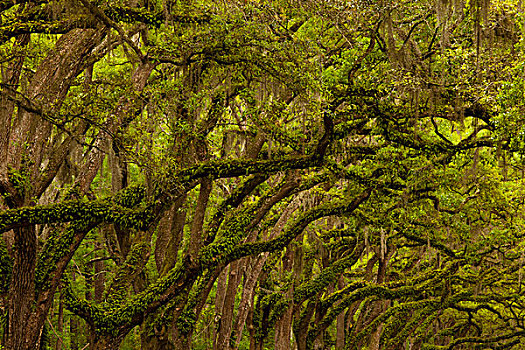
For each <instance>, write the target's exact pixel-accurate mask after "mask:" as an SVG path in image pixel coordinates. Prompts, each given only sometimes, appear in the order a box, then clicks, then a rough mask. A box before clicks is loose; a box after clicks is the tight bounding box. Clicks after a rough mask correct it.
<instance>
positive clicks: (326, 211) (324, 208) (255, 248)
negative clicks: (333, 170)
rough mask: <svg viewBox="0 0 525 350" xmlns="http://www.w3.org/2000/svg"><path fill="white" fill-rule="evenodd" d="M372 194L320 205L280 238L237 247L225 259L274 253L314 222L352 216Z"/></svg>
mask: <svg viewBox="0 0 525 350" xmlns="http://www.w3.org/2000/svg"><path fill="white" fill-rule="evenodd" d="M370 194H371V190H370V189H368V190H365V191H364V192H363V193H361V194H360V195H359V196H357V197H356V198H355V199H354V200H352V201H349V202H346V203H345V202H344V201H342V202H339V203H336V204H332V203H328V204H324V205H320V206H318V207H317V208H314V209H312V210H310V211H308V212H306V213H304V214H302V215H300V216H299V217H298V218H297V219H296V220H295V221H294V222H293V223H292V224H290V225H289V226H288V228H287V229H286V230H285V231H284V232H283V233H282V234H281V235H279V236H278V237H276V238H274V239H271V240H269V241H266V242H257V243H246V244H243V245H240V246H237V247H235V248H233V249H232V250H231V252H229V253H227V254H226V255H225V256H224V257H223V258H221V259H225V260H227V261H233V260H236V259H240V258H242V257H245V256H248V255H257V254H260V253H263V252H273V251H276V250H279V249H283V248H284V247H286V246H287V245H288V244H289V243H290V242H291V241H292V240H293V239H295V237H297V236H298V235H299V234H300V233H301V232H303V230H304V229H305V228H306V227H307V226H308V225H309V224H310V223H311V222H313V221H315V220H317V219H320V218H322V217H326V216H331V215H339V214H350V213H352V212H353V211H354V210H355V209H357V207H358V206H359V205H361V204H362V203H363V202H365V201H366V200H367V199H368V197H369V196H370Z"/></svg>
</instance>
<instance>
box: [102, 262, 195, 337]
mask: <svg viewBox="0 0 525 350" xmlns="http://www.w3.org/2000/svg"><path fill="white" fill-rule="evenodd" d="M200 273H201V268H200V267H199V266H198V265H195V264H192V263H191V262H190V261H189V260H188V259H184V260H183V262H182V263H181V264H179V265H177V266H176V267H175V268H173V269H172V270H170V271H169V272H168V273H167V274H166V275H165V276H163V277H161V278H159V279H158V280H157V281H155V282H154V283H152V284H151V285H149V286H148V287H147V288H146V289H145V290H144V291H142V292H141V293H139V294H137V295H135V296H133V297H131V298H129V299H128V300H127V301H126V302H125V303H124V304H123V305H121V306H119V307H117V308H113V309H111V310H109V311H108V312H107V313H106V316H105V321H104V322H105V323H104V324H105V325H106V327H110V326H111V327H117V328H119V329H124V328H126V329H130V327H131V328H132V327H133V326H135V325H138V324H140V323H141V322H142V320H143V319H144V318H145V317H146V316H148V315H150V314H151V313H153V312H155V311H156V310H157V309H158V308H159V307H161V306H163V305H166V304H167V303H168V302H169V301H170V300H172V299H173V298H175V297H176V296H177V295H179V294H180V293H181V291H183V290H185V289H186V288H188V286H190V285H192V284H193V282H194V281H195V280H196V279H197V278H198V276H199V275H200Z"/></svg>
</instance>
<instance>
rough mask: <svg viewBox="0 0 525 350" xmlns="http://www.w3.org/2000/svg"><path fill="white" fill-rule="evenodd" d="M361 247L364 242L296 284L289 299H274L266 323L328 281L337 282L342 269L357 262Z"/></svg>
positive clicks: (327, 283)
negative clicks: (315, 275)
mask: <svg viewBox="0 0 525 350" xmlns="http://www.w3.org/2000/svg"><path fill="white" fill-rule="evenodd" d="M363 249H364V244H359V245H358V246H356V247H355V248H354V251H353V252H352V254H350V255H349V256H348V257H345V258H343V259H340V260H338V261H336V262H334V263H332V265H330V266H329V267H327V268H326V269H324V270H323V271H322V272H321V273H320V274H319V275H318V276H317V277H315V278H314V279H312V280H309V279H308V280H306V282H304V283H303V284H301V285H300V286H298V287H297V288H296V289H295V291H294V293H293V296H292V298H291V299H290V298H284V297H283V298H281V299H279V300H278V301H276V302H275V304H274V305H273V308H272V310H271V314H270V317H269V318H268V323H269V324H270V325H273V324H274V323H275V322H276V321H277V320H278V319H279V318H280V317H281V316H282V315H283V314H284V313H285V312H286V310H288V308H289V307H291V306H292V305H294V304H295V305H299V304H301V303H303V302H304V301H305V300H308V299H311V298H313V297H315V296H316V295H319V294H320V293H321V292H322V291H323V290H324V289H325V288H326V287H327V286H328V285H329V284H330V283H334V282H337V279H338V278H339V276H340V275H341V274H342V273H343V271H344V270H345V269H347V268H348V267H350V266H352V265H354V264H355V263H356V262H357V260H358V259H359V257H360V256H361V253H362V252H363Z"/></svg>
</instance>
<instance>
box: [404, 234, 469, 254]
mask: <svg viewBox="0 0 525 350" xmlns="http://www.w3.org/2000/svg"><path fill="white" fill-rule="evenodd" d="M399 233H400V234H401V235H402V236H403V237H405V238H406V239H408V240H410V241H413V242H417V243H419V244H421V245H430V246H431V247H432V248H435V249H437V250H439V251H441V252H443V253H444V254H446V255H448V256H449V257H451V258H454V259H459V258H460V256H459V255H458V254H457V253H456V252H454V251H453V250H452V249H450V248H449V247H447V246H446V245H444V244H443V243H441V242H440V241H439V240H437V239H435V238H427V237H424V238H423V237H420V236H418V235H416V234H414V233H412V232H410V231H409V230H406V229H400V231H399Z"/></svg>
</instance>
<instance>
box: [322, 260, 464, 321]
mask: <svg viewBox="0 0 525 350" xmlns="http://www.w3.org/2000/svg"><path fill="white" fill-rule="evenodd" d="M456 270H457V264H449V266H447V267H445V268H444V269H443V270H441V271H440V272H437V273H436V272H435V271H434V272H433V273H432V274H429V275H427V276H426V279H424V280H419V279H418V278H417V277H416V278H414V280H413V281H405V282H403V285H401V286H399V282H395V283H393V284H392V285H390V286H389V285H388V284H386V285H375V284H372V283H370V282H364V281H362V282H354V283H352V284H350V285H348V286H347V287H345V288H343V289H342V290H339V291H337V292H335V293H333V294H332V295H330V296H329V297H328V298H326V299H325V300H323V301H322V304H323V307H325V308H329V311H328V313H327V314H326V315H325V317H324V318H323V320H322V321H321V322H320V323H319V325H318V327H320V328H322V327H325V328H326V327H328V326H329V325H330V324H331V323H332V322H333V320H335V318H336V317H337V315H339V314H340V313H341V312H343V311H344V310H345V309H346V308H347V307H349V306H350V305H351V304H352V303H354V302H355V301H358V300H363V299H365V298H368V297H372V296H375V297H378V298H380V299H397V298H418V297H421V296H426V295H427V294H428V293H430V292H432V291H434V290H436V289H439V288H440V286H441V285H442V283H443V282H442V281H443V280H444V279H445V278H446V276H449V275H450V274H451V273H453V272H454V271H456ZM429 276H430V278H429ZM415 281H417V282H418V283H414V282H415ZM461 296H462V297H466V296H467V295H465V294H464V293H463V294H461ZM338 300H341V301H340V302H339V303H338V304H336V302H337V301H338ZM454 300H455V299H454Z"/></svg>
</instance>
